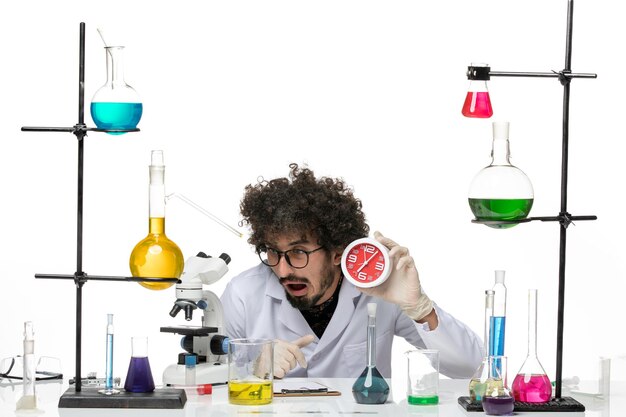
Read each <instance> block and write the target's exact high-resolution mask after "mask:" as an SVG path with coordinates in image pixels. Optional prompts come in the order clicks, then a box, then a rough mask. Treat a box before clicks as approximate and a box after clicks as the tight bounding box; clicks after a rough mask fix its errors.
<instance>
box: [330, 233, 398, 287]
mask: <svg viewBox="0 0 626 417" xmlns="http://www.w3.org/2000/svg"><path fill="white" fill-rule="evenodd" d="M391 267H392V265H391V259H390V258H389V249H387V247H386V246H385V245H383V244H382V243H380V242H379V241H377V240H376V239H372V238H368V237H364V238H362V239H357V240H355V241H354V242H352V243H350V244H349V245H348V246H346V249H345V250H344V251H343V255H342V256H341V270H342V271H343V276H344V277H345V278H346V279H347V280H348V281H350V282H351V283H353V284H354V285H355V286H357V287H361V288H370V287H375V286H377V285H380V284H382V283H383V282H385V281H386V280H387V278H389V275H390V274H391Z"/></svg>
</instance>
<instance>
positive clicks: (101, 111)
mask: <svg viewBox="0 0 626 417" xmlns="http://www.w3.org/2000/svg"><path fill="white" fill-rule="evenodd" d="M142 113H143V104H142V103H115V102H92V103H91V118H92V119H93V121H94V123H95V124H96V126H97V127H98V128H99V129H123V130H126V129H135V128H136V127H137V124H138V123H139V120H140V119H141V115H142ZM107 133H109V134H111V135H122V134H124V133H125V132H107Z"/></svg>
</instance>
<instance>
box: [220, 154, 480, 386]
mask: <svg viewBox="0 0 626 417" xmlns="http://www.w3.org/2000/svg"><path fill="white" fill-rule="evenodd" d="M240 208H241V214H242V216H243V224H245V225H247V226H249V228H250V238H249V239H248V242H249V243H250V244H251V245H253V246H254V247H255V249H256V253H257V254H258V256H259V258H260V259H261V262H260V263H259V265H257V266H255V267H254V268H252V269H249V270H247V271H245V272H243V273H241V274H240V275H238V276H236V277H234V278H233V279H232V280H231V281H230V282H229V283H228V286H227V287H226V289H225V291H224V293H223V295H222V297H221V300H222V303H223V306H224V316H225V331H226V334H227V335H228V336H229V337H231V338H254V339H256V338H265V339H273V340H275V342H276V343H275V346H274V375H275V376H276V377H277V378H282V377H341V378H356V377H358V376H359V374H360V373H361V372H362V371H363V368H364V366H365V359H364V358H365V356H366V339H367V332H366V329H367V304H368V303H372V302H375V303H377V313H376V326H377V338H376V355H377V357H376V366H377V368H378V370H379V371H380V372H381V374H382V375H383V376H384V377H386V378H389V377H391V345H392V342H393V339H394V335H395V336H401V337H403V338H404V339H406V340H407V341H408V342H409V343H411V344H412V345H414V346H415V347H417V348H428V349H438V350H439V358H440V372H441V373H442V374H444V375H446V376H448V377H451V378H469V377H471V376H472V373H473V372H474V371H475V370H476V368H478V366H479V365H480V362H481V359H482V355H483V353H482V352H483V345H482V342H481V340H480V338H479V337H478V336H477V335H476V334H475V333H474V332H473V331H472V330H471V329H470V328H469V327H468V326H466V325H465V324H463V323H462V322H461V321H459V320H457V319H455V318H454V317H452V316H451V315H450V314H448V313H446V312H445V311H444V310H443V309H442V308H441V307H439V306H438V305H435V304H434V303H433V302H432V301H431V300H430V299H429V298H428V296H427V295H426V294H425V293H424V291H422V288H421V285H420V280H419V275H418V272H417V269H416V267H415V263H414V261H413V258H412V257H411V256H410V255H409V251H408V249H407V248H406V247H403V246H400V245H398V244H396V243H395V242H394V241H393V240H391V239H389V238H386V237H384V236H382V235H381V234H380V233H378V232H377V233H375V234H374V236H375V238H376V239H377V240H378V241H379V242H380V243H382V244H383V245H385V246H386V247H387V248H389V249H390V258H391V259H392V261H393V265H394V267H393V271H392V273H391V275H390V276H389V278H388V279H387V280H386V281H385V282H384V283H383V284H382V285H380V286H378V287H372V288H357V287H355V286H354V285H353V284H352V283H351V282H349V281H348V280H346V279H343V276H342V270H341V255H342V252H343V250H344V248H345V247H346V246H347V245H348V244H349V243H351V242H352V241H354V240H355V239H359V238H362V237H365V236H367V235H368V232H369V226H368V225H367V223H366V222H365V215H364V213H363V211H362V210H361V201H360V200H358V199H357V198H355V197H354V195H353V193H352V191H351V189H350V188H349V187H348V186H346V184H345V183H344V182H343V181H342V180H341V179H333V178H328V177H322V178H319V179H317V178H316V177H315V175H314V173H313V171H311V170H310V169H308V168H306V167H303V168H300V167H299V166H298V165H296V164H291V165H290V175H289V178H276V179H273V180H270V181H265V180H262V179H261V180H260V181H259V182H258V183H257V184H254V185H252V184H250V185H248V186H246V189H245V194H244V197H243V199H242V201H241V207H240Z"/></svg>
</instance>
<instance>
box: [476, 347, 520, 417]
mask: <svg viewBox="0 0 626 417" xmlns="http://www.w3.org/2000/svg"><path fill="white" fill-rule="evenodd" d="M482 404H483V410H484V411H485V414H486V415H488V416H504V415H510V414H511V413H512V412H513V408H515V399H514V398H513V397H512V396H511V393H510V391H509V389H508V387H507V384H506V356H489V383H488V384H487V389H486V390H485V395H484V396H483V398H482Z"/></svg>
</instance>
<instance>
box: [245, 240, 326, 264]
mask: <svg viewBox="0 0 626 417" xmlns="http://www.w3.org/2000/svg"><path fill="white" fill-rule="evenodd" d="M321 249H324V247H323V246H320V247H319V248H317V249H313V250H304V249H289V250H286V251H284V252H281V251H279V250H276V249H274V248H268V247H266V246H260V247H259V248H257V250H256V251H257V253H258V254H259V258H260V259H261V262H263V263H264V264H265V265H267V266H276V265H278V263H279V262H280V258H281V256H284V257H285V260H286V261H287V263H288V264H289V265H290V266H291V267H292V268H296V269H302V268H304V267H305V266H307V265H308V264H309V255H310V254H312V253H313V252H317V251H318V250H321Z"/></svg>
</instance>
